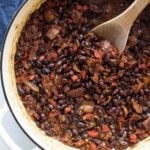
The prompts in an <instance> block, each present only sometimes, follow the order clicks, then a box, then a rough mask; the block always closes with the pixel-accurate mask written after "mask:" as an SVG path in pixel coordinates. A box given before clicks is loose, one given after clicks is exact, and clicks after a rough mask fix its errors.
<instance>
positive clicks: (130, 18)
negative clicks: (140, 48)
mask: <svg viewBox="0 0 150 150" xmlns="http://www.w3.org/2000/svg"><path fill="white" fill-rule="evenodd" d="M149 3H150V0H135V1H134V2H133V3H132V4H131V6H130V7H129V8H128V9H126V10H125V11H124V12H123V13H122V14H121V15H120V16H118V19H117V20H116V22H118V23H119V24H120V25H122V26H124V27H125V29H126V30H127V31H128V30H129V29H130V28H131V26H132V24H133V22H134V21H135V19H136V18H137V17H138V16H139V14H140V13H141V12H142V11H143V9H144V8H145V7H146V6H147V5H148V4H149Z"/></svg>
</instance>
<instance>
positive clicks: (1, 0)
mask: <svg viewBox="0 0 150 150" xmlns="http://www.w3.org/2000/svg"><path fill="white" fill-rule="evenodd" d="M23 1H24V0H0V50H1V48H2V41H3V38H4V35H5V32H6V30H7V28H8V25H9V23H10V21H11V19H12V17H13V15H14V14H15V12H16V10H17V9H18V7H19V6H20V4H21V3H22V2H23Z"/></svg>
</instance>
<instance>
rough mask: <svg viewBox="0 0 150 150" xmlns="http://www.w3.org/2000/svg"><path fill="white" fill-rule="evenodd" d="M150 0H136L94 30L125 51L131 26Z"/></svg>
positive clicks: (120, 50) (121, 50)
mask: <svg viewBox="0 0 150 150" xmlns="http://www.w3.org/2000/svg"><path fill="white" fill-rule="evenodd" d="M149 3H150V0H135V1H134V2H133V3H132V4H131V6H130V7H129V8H127V9H126V10H125V11H124V12H123V13H121V14H120V15H119V16H117V17H115V18H113V19H111V20H109V21H107V22H105V23H103V24H100V25H98V26H96V27H95V28H94V29H93V30H92V31H93V32H94V33H96V34H97V35H98V36H100V37H102V38H104V39H106V40H108V41H110V42H111V43H112V44H113V45H114V46H116V47H117V48H118V50H119V52H120V54H121V53H122V52H123V51H124V49H125V47H126V43H127V40H128V36H129V32H130V29H131V26H132V24H133V22H134V21H135V19H136V18H137V17H138V15H139V14H140V13H141V12H142V10H143V9H144V8H145V7H146V6H147V5H148V4H149Z"/></svg>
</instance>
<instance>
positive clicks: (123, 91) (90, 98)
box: [14, 0, 150, 150]
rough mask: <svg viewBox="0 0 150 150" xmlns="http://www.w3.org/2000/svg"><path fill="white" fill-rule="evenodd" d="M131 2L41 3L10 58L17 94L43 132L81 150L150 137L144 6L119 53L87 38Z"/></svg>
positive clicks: (149, 14)
mask: <svg viewBox="0 0 150 150" xmlns="http://www.w3.org/2000/svg"><path fill="white" fill-rule="evenodd" d="M132 2H133V0H116V1H115V0H64V1H61V0H55V1H52V0H47V1H46V2H44V4H42V5H41V7H40V8H39V9H38V10H36V11H35V12H34V13H33V14H32V15H31V17H30V18H29V20H28V21H27V23H26V25H25V27H24V28H23V30H22V32H21V35H20V38H19V41H18V44H17V51H16V53H15V65H14V67H15V75H16V84H17V90H18V94H19V95H20V98H21V100H22V103H23V104H24V106H25V108H26V111H27V112H28V114H29V115H30V116H31V118H32V119H33V120H34V121H35V123H36V125H37V126H38V127H39V128H41V129H42V130H43V131H45V133H46V134H47V135H49V136H51V137H54V138H56V139H58V140H60V141H61V142H63V143H65V144H67V145H69V146H72V147H76V148H79V149H81V150H111V149H112V150H123V149H126V148H128V147H129V146H132V145H134V144H136V143H138V142H139V141H141V140H143V139H145V138H147V137H149V136H150V21H149V19H150V7H149V6H148V7H147V8H146V9H145V10H144V12H143V13H142V14H141V15H140V17H138V19H137V20H136V22H135V23H134V25H133V27H132V30H131V33H130V36H129V39H128V44H127V46H126V49H125V51H124V52H123V54H122V55H121V56H119V53H118V50H117V49H116V48H115V47H114V46H113V45H112V44H111V43H110V42H109V41H106V40H104V39H101V38H99V37H97V36H96V35H95V34H94V33H92V32H91V29H92V28H93V27H95V26H96V25H98V24H100V23H102V22H104V21H106V20H108V19H111V18H113V17H115V16H116V15H118V14H120V13H121V12H122V11H123V10H125V9H126V8H127V7H128V6H129V5H130V4H131V3H132Z"/></svg>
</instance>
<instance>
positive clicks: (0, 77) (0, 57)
mask: <svg viewBox="0 0 150 150" xmlns="http://www.w3.org/2000/svg"><path fill="white" fill-rule="evenodd" d="M27 2H28V0H25V1H24V2H23V3H22V4H21V5H20V6H19V7H18V9H17V10H16V11H15V13H14V15H13V17H12V19H11V20H10V23H9V25H8V27H7V29H6V32H5V34H4V38H3V40H2V48H1V55H0V68H1V70H0V80H1V84H2V90H3V94H4V98H5V101H6V103H7V106H8V108H9V110H10V112H11V114H12V116H13V118H14V119H15V121H16V123H17V124H18V126H19V127H20V129H21V130H22V131H23V133H24V134H25V135H26V136H27V137H28V138H29V139H30V140H31V141H32V142H33V143H34V144H35V145H36V146H38V147H39V148H40V149H43V148H42V146H41V145H39V144H38V143H37V142H36V141H35V140H34V139H33V138H32V137H31V136H30V135H29V134H28V133H27V131H26V130H25V129H24V128H23V127H22V126H21V124H20V123H19V120H18V119H17V117H16V116H15V114H14V113H13V110H12V107H11V106H10V103H9V101H8V97H7V94H6V90H5V86H4V75H3V54H4V47H5V42H6V39H7V36H8V33H9V31H10V28H11V26H12V24H13V23H14V21H15V18H16V17H17V15H18V14H19V12H20V10H21V9H22V8H23V7H24V5H25V4H26V3H27Z"/></svg>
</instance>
